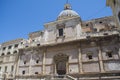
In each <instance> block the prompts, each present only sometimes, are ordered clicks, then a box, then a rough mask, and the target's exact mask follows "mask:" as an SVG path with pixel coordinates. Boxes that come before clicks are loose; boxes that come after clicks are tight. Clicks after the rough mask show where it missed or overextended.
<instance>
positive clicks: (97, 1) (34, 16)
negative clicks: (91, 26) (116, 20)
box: [0, 0, 112, 43]
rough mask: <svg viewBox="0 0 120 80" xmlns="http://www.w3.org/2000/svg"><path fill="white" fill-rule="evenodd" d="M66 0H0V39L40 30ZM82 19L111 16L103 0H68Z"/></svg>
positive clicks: (23, 35)
mask: <svg viewBox="0 0 120 80" xmlns="http://www.w3.org/2000/svg"><path fill="white" fill-rule="evenodd" d="M65 3H66V0H0V43H2V42H6V41H9V40H13V39H16V38H28V33H30V32H34V31H38V30H43V29H44V27H43V25H44V23H47V22H51V21H54V20H56V18H57V16H58V15H59V13H60V12H61V11H62V10H63V6H64V4H65ZM69 3H70V4H71V5H72V9H73V10H75V11H76V12H77V13H78V14H79V15H80V16H81V19H82V20H83V21H85V20H90V19H94V18H100V17H104V16H111V15H112V11H111V9H110V8H109V7H106V0H69Z"/></svg>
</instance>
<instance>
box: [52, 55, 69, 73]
mask: <svg viewBox="0 0 120 80" xmlns="http://www.w3.org/2000/svg"><path fill="white" fill-rule="evenodd" d="M54 62H55V65H56V73H57V74H58V75H65V74H66V73H67V65H66V64H67V62H68V56H67V55H65V54H58V55H56V56H54Z"/></svg>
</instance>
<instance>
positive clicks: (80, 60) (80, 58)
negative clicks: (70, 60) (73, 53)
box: [78, 46, 83, 74]
mask: <svg viewBox="0 0 120 80" xmlns="http://www.w3.org/2000/svg"><path fill="white" fill-rule="evenodd" d="M78 62H79V73H81V74H82V73H83V65H82V51H81V48H80V46H79V47H78Z"/></svg>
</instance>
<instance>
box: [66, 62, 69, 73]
mask: <svg viewBox="0 0 120 80" xmlns="http://www.w3.org/2000/svg"><path fill="white" fill-rule="evenodd" d="M66 74H69V62H68V61H67V62H66Z"/></svg>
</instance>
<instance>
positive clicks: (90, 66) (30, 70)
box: [0, 4, 120, 80]
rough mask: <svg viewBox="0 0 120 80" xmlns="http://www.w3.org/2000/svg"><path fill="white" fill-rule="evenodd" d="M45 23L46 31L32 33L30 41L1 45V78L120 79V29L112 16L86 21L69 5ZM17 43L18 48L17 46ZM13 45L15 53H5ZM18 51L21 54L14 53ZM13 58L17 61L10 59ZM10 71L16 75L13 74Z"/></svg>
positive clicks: (52, 79) (11, 51)
mask: <svg viewBox="0 0 120 80" xmlns="http://www.w3.org/2000/svg"><path fill="white" fill-rule="evenodd" d="M44 26H45V30H43V31H36V32H33V33H30V34H29V38H28V40H24V39H18V40H13V41H10V42H6V43H3V44H1V57H0V60H1V63H0V66H1V78H3V79H15V80H56V79H57V80H58V79H59V78H62V79H61V80H77V79H78V80H119V79H120V44H119V42H120V40H119V32H118V31H117V29H118V27H117V26H116V23H115V21H114V18H113V17H112V16H110V17H103V18H98V19H93V20H89V21H82V20H81V19H80V17H79V15H78V14H77V13H76V12H75V11H73V10H72V9H71V6H70V5H69V4H66V5H65V7H64V10H63V11H62V12H61V13H60V15H59V16H58V17H57V20H56V21H54V22H50V23H46V24H44ZM16 44H18V46H17V48H16V47H14V48H13V46H15V45H16ZM9 46H12V48H10V53H11V54H7V53H8V52H9V50H8V49H6V52H4V50H5V49H4V47H5V48H9ZM15 50H16V53H17V54H14V51H15ZM3 53H5V54H4V55H3ZM13 56H14V58H13ZM3 58H4V59H5V60H6V61H7V62H5V61H4V59H3ZM9 58H10V59H12V60H13V61H12V62H10V61H9ZM6 66H7V69H5V68H6ZM11 66H14V67H12V68H11ZM13 68H14V69H13ZM11 72H12V73H11ZM9 73H11V74H12V75H13V76H12V77H9ZM59 80H60V79H59Z"/></svg>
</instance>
